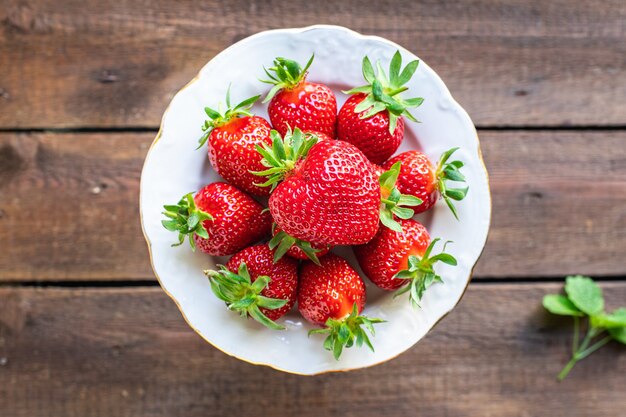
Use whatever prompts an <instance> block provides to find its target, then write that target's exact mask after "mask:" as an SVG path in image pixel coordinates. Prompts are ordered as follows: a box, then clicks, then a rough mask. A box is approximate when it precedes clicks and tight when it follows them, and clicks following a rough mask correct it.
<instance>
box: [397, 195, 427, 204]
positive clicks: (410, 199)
mask: <svg viewBox="0 0 626 417" xmlns="http://www.w3.org/2000/svg"><path fill="white" fill-rule="evenodd" d="M422 203H423V201H422V199H421V198H417V197H415V196H412V195H406V194H402V195H401V196H400V199H399V200H398V205H399V206H411V207H413V206H419V205H420V204H422Z"/></svg>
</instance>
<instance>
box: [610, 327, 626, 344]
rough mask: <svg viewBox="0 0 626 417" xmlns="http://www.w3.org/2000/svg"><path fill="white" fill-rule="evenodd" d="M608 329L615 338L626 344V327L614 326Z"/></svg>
mask: <svg viewBox="0 0 626 417" xmlns="http://www.w3.org/2000/svg"><path fill="white" fill-rule="evenodd" d="M608 331H609V334H610V335H611V337H612V338H613V339H615V340H616V341H618V342H620V343H623V344H625V345H626V327H618V328H613V329H609V330H608Z"/></svg>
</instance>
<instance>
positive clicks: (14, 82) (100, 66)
mask: <svg viewBox="0 0 626 417" xmlns="http://www.w3.org/2000/svg"><path fill="white" fill-rule="evenodd" d="M278 13H279V14H280V16H281V17H280V18H277V16H278ZM625 20H626V3H624V2H623V1H621V0H610V1H601V0H592V1H575V2H573V1H569V0H555V1H550V2H545V1H542V0H531V1H526V0H514V1H508V2H504V3H503V2H501V1H499V0H473V1H472V2H470V3H464V4H459V3H458V2H456V1H453V0H444V1H436V2H426V3H420V4H416V3H415V2H413V1H411V0H402V1H385V2H384V3H383V4H381V3H380V2H363V1H358V0H349V1H342V2H339V3H337V2H311V1H305V0H298V1H293V2H289V3H288V4H280V7H279V6H278V5H277V4H276V3H275V2H267V1H259V0H255V1H249V0H246V1H244V0H233V1H230V2H228V3H225V2H221V1H217V0H205V1H187V2H175V3H172V2H168V1H166V0H150V1H142V2H133V1H123V2H116V3H114V4H112V3H102V2H100V1H97V0H63V1H62V2H59V1H57V0H33V1H29V2H23V1H21V0H4V2H3V7H1V8H0V56H2V59H1V60H0V74H2V78H0V127H3V128H34V127H76V126H99V127H103V126H116V127H117V126H153V127H154V126H157V125H158V123H159V121H160V117H161V113H162V112H163V110H164V108H165V106H166V103H167V102H168V101H169V100H170V98H171V97H172V95H173V94H174V93H175V92H176V91H177V90H178V89H179V88H180V87H182V86H183V85H185V84H186V83H187V81H188V80H190V79H191V78H192V77H193V76H194V75H195V74H196V72H197V71H198V70H199V69H200V68H201V67H202V65H203V64H204V63H206V62H207V61H208V60H209V59H211V58H212V57H213V56H215V54H217V53H218V52H219V51H221V50H223V49H224V48H226V47H227V46H229V45H231V44H232V43H233V42H235V41H237V40H240V39H242V38H244V37H246V36H249V35H251V34H253V33H256V32H258V31H261V30H265V29H270V28H277V27H284V26H288V27H300V26H306V25H311V24H316V23H328V24H339V25H345V26H348V27H350V28H353V29H355V30H357V31H360V32H363V33H365V34H371V35H380V36H384V37H387V38H389V39H391V40H393V41H396V42H398V43H399V44H401V45H403V46H405V47H407V48H409V49H411V50H413V51H414V52H416V53H417V54H418V55H420V57H421V58H422V59H424V60H425V61H426V62H428V63H429V64H430V65H431V66H432V67H433V68H435V69H436V70H437V71H438V72H439V74H440V75H441V76H442V77H443V79H444V80H445V81H446V82H447V83H448V86H449V87H450V89H451V91H452V92H453V94H454V95H455V96H456V97H457V98H458V99H459V101H460V102H461V103H462V104H463V105H464V106H465V107H466V108H467V110H468V111H469V113H470V114H471V115H472V117H473V118H474V120H475V122H476V123H477V124H479V125H482V126H485V125H489V126H495V125H498V126H513V125H516V126H519V125H522V126H524V125H526V126H527V125H604V124H612V125H616V124H617V125H624V124H626V102H625V101H624V100H623V97H624V96H626V32H625V29H624V25H623V22H624V21H625Z"/></svg>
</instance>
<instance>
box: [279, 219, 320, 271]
mask: <svg viewBox="0 0 626 417" xmlns="http://www.w3.org/2000/svg"><path fill="white" fill-rule="evenodd" d="M273 227H276V224H274V226H273ZM268 245H269V247H270V249H271V250H273V251H274V263H276V262H278V261H279V260H280V258H282V257H283V256H285V254H286V253H287V251H288V250H289V249H291V247H292V246H296V247H298V248H300V249H301V250H302V252H304V254H305V255H306V256H307V257H308V258H309V259H310V260H311V261H312V262H313V263H314V264H316V265H320V260H319V259H318V258H317V253H318V252H321V250H320V249H314V248H313V247H312V246H311V243H310V242H306V241H304V240H300V239H298V238H295V237H293V236H290V235H288V234H287V232H285V231H284V230H281V231H280V232H278V233H276V235H274V237H272V239H271V240H270V241H269V243H268Z"/></svg>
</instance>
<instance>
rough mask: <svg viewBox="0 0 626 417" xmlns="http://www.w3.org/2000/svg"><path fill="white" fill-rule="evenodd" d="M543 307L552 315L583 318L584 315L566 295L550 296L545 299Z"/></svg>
mask: <svg viewBox="0 0 626 417" xmlns="http://www.w3.org/2000/svg"><path fill="white" fill-rule="evenodd" d="M543 306H544V307H545V309H546V310H548V311H549V312H550V313H552V314H558V315H560V316H576V317H581V316H583V315H584V314H583V313H582V312H581V311H580V310H579V309H578V308H577V307H576V306H575V305H574V304H573V303H572V302H571V301H570V300H569V298H567V297H566V296H564V295H561V294H548V295H546V296H544V297H543Z"/></svg>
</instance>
